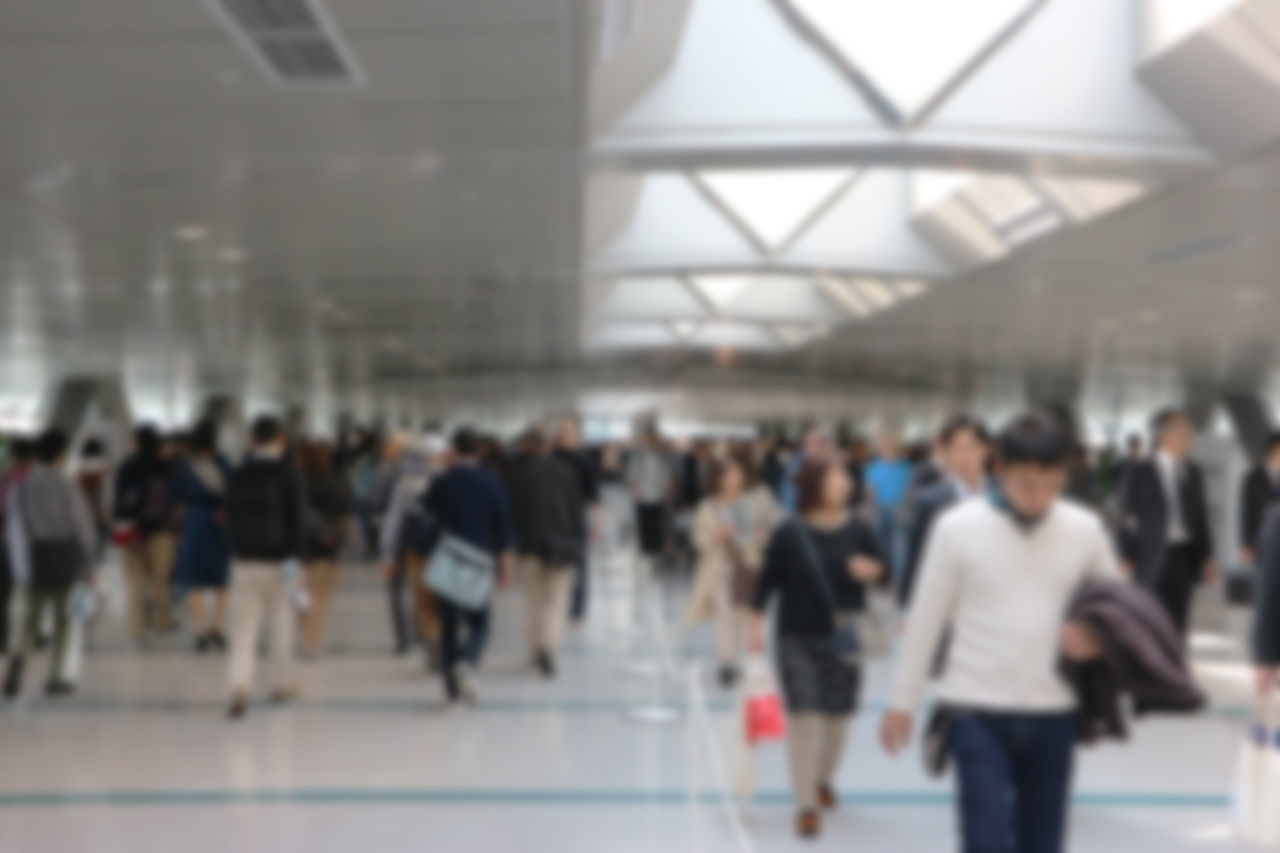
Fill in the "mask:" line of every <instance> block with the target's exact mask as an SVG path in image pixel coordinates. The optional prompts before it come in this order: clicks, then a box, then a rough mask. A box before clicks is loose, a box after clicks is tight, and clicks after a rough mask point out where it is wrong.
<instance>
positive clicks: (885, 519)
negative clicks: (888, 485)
mask: <svg viewBox="0 0 1280 853" xmlns="http://www.w3.org/2000/svg"><path fill="white" fill-rule="evenodd" d="M876 528H877V529H876V540H877V543H878V544H879V545H880V559H881V560H883V562H884V567H885V570H886V571H887V572H888V573H889V578H890V580H892V581H893V588H894V589H900V588H901V587H902V571H903V565H902V551H903V544H902V530H901V529H900V527H899V524H898V508H897V507H884V506H882V507H880V518H879V523H878V524H877V525H876Z"/></svg>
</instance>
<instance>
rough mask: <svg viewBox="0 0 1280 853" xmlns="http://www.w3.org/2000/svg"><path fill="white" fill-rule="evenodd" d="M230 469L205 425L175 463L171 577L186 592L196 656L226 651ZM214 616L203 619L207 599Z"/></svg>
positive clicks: (199, 426)
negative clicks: (174, 559) (226, 505)
mask: <svg viewBox="0 0 1280 853" xmlns="http://www.w3.org/2000/svg"><path fill="white" fill-rule="evenodd" d="M230 476H231V468H230V466H229V465H228V464H227V462H226V460H225V459H223V458H222V456H221V454H219V453H218V449H217V428H216V427H215V426H214V425H213V424H212V423H211V422H209V421H202V422H200V423H199V424H197V425H196V428H195V429H194V430H193V431H192V433H191V438H190V446H189V452H188V454H187V456H186V458H185V459H183V460H182V461H181V462H179V463H177V465H176V466H175V472H174V483H173V494H174V501H175V503H176V505H177V508H178V513H179V517H180V519H181V521H180V523H179V537H180V538H179V540H178V563H177V569H176V571H175V578H176V580H177V582H178V584H179V586H180V587H181V588H182V589H185V590H186V593H187V607H188V608H189V609H190V612H191V629H192V630H193V631H194V632H195V635H196V652H197V653H199V654H204V653H205V652H208V651H226V648H227V638H226V635H225V634H224V633H223V628H224V627H225V625H226V613H227V584H228V581H229V578H230V570H231V556H230V554H229V553H228V550H227V536H226V526H225V522H226V519H225V513H224V502H225V500H226V494H227V481H228V479H229V478H230ZM207 596H212V598H213V613H212V615H211V616H208V617H206V610H205V604H206V600H205V599H206V597H207Z"/></svg>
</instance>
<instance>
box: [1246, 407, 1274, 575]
mask: <svg viewBox="0 0 1280 853" xmlns="http://www.w3.org/2000/svg"><path fill="white" fill-rule="evenodd" d="M1278 499H1280V432H1273V433H1271V434H1270V435H1269V436H1267V455H1266V458H1265V459H1263V460H1262V461H1261V462H1258V463H1257V464H1256V465H1254V466H1253V467H1252V468H1250V469H1249V473H1248V474H1246V475H1245V478H1244V480H1243V481H1242V482H1241V484H1240V562H1241V563H1242V564H1244V565H1246V566H1252V565H1254V564H1255V563H1256V562H1257V556H1258V550H1259V549H1258V545H1259V543H1260V541H1261V539H1262V521H1263V519H1264V518H1266V515H1267V510H1268V509H1269V508H1270V507H1271V505H1272V504H1273V503H1275V502H1276V501H1277V500H1278Z"/></svg>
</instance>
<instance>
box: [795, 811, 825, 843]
mask: <svg viewBox="0 0 1280 853" xmlns="http://www.w3.org/2000/svg"><path fill="white" fill-rule="evenodd" d="M821 832H822V815H820V814H819V813H818V812H816V811H803V812H800V814H798V815H796V835H798V836H800V837H801V838H817V837H818V835H819V834H820V833H821Z"/></svg>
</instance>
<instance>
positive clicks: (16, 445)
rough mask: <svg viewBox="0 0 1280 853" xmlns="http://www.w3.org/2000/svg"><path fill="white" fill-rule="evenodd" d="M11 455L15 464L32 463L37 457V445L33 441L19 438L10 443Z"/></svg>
mask: <svg viewBox="0 0 1280 853" xmlns="http://www.w3.org/2000/svg"><path fill="white" fill-rule="evenodd" d="M9 455H10V456H11V457H12V458H13V460H14V461H15V462H30V461H31V460H32V459H34V458H35V456H36V443H35V442H34V441H33V440H32V439H29V438H24V437H22V436H17V437H15V438H14V439H13V441H11V442H9Z"/></svg>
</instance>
